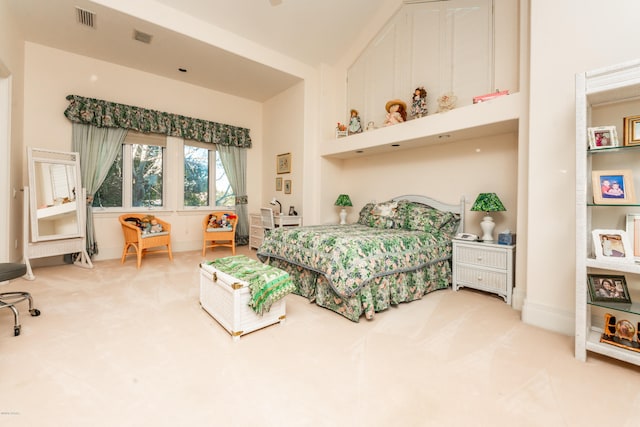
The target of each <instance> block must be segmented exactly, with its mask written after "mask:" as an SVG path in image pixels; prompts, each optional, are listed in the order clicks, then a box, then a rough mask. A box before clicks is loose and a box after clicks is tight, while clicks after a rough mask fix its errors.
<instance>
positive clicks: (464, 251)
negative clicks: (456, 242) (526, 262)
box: [456, 246, 508, 270]
mask: <svg viewBox="0 0 640 427" xmlns="http://www.w3.org/2000/svg"><path fill="white" fill-rule="evenodd" d="M456 262H458V263H460V264H473V265H478V266H481V267H491V268H497V269H500V270H506V269H507V266H508V262H507V253H506V252H505V251H503V250H491V248H489V247H486V248H475V247H467V246H458V248H457V253H456Z"/></svg>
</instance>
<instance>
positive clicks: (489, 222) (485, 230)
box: [480, 215, 496, 243]
mask: <svg viewBox="0 0 640 427" xmlns="http://www.w3.org/2000/svg"><path fill="white" fill-rule="evenodd" d="M495 226H496V224H495V222H493V218H491V217H490V216H489V215H487V216H485V217H484V218H482V222H481V223H480V228H482V241H483V242H487V243H493V229H494V228H495Z"/></svg>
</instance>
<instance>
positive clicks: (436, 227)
mask: <svg viewBox="0 0 640 427" xmlns="http://www.w3.org/2000/svg"><path fill="white" fill-rule="evenodd" d="M398 217H400V218H402V225H401V228H404V229H407V230H416V231H426V232H431V231H442V232H444V233H446V234H448V235H450V236H452V235H454V234H455V233H456V230H457V229H458V224H459V223H460V216H459V215H457V214H454V213H452V212H444V211H440V210H438V209H435V208H432V207H431V206H427V205H423V204H421V203H413V202H409V201H406V200H401V201H399V202H398Z"/></svg>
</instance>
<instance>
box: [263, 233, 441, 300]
mask: <svg viewBox="0 0 640 427" xmlns="http://www.w3.org/2000/svg"><path fill="white" fill-rule="evenodd" d="M451 249H452V248H451V238H450V237H449V236H447V235H445V234H444V233H440V232H438V231H434V232H431V233H427V232H421V231H411V230H402V229H393V230H388V229H380V228H371V227H367V226H364V225H361V224H351V225H322V226H305V227H279V228H275V229H273V230H271V231H270V232H269V234H268V235H267V236H265V238H264V240H263V242H262V245H261V246H260V248H259V249H258V258H259V259H260V260H261V261H263V262H265V261H266V260H267V259H270V258H277V259H281V260H284V261H287V262H289V263H291V264H295V265H299V266H301V267H304V268H307V269H310V270H313V271H316V272H318V273H321V274H323V275H324V276H325V277H326V279H327V281H328V282H329V284H330V285H331V287H332V288H333V290H334V291H335V293H336V294H337V295H338V296H340V297H346V298H348V297H352V296H353V295H355V294H356V293H357V292H358V291H359V290H360V289H361V288H362V287H363V286H365V285H366V284H367V283H368V282H370V281H371V280H373V279H376V278H378V277H383V276H387V275H390V274H395V273H398V272H404V271H413V270H417V269H419V268H422V267H424V266H426V265H429V264H431V263H434V262H436V261H439V260H445V259H449V258H450V257H451Z"/></svg>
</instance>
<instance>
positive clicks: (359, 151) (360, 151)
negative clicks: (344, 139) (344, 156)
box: [356, 150, 364, 154]
mask: <svg viewBox="0 0 640 427" xmlns="http://www.w3.org/2000/svg"><path fill="white" fill-rule="evenodd" d="M356 153H358V154H360V153H364V151H362V150H357V151H356Z"/></svg>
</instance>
